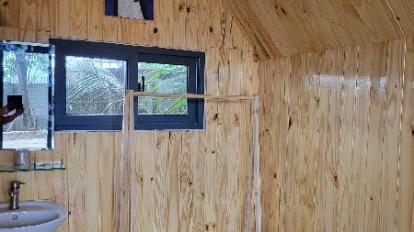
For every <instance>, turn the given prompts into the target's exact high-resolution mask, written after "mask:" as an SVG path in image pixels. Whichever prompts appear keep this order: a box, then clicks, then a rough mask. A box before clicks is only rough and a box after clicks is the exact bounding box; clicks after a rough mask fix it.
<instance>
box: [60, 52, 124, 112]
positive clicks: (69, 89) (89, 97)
mask: <svg viewBox="0 0 414 232" xmlns="http://www.w3.org/2000/svg"><path fill="white" fill-rule="evenodd" d="M126 72H127V65H126V62H125V61H120V60H108V59H97V58H87V57H74V56H67V57H66V114H68V115H120V114H122V112H123V102H124V90H125V79H126Z"/></svg>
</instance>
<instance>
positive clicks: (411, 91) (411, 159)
mask: <svg viewBox="0 0 414 232" xmlns="http://www.w3.org/2000/svg"><path fill="white" fill-rule="evenodd" d="M406 43H407V44H406V54H405V65H406V66H405V70H404V72H405V73H404V74H405V75H404V78H405V80H404V83H403V84H404V86H403V89H404V95H403V97H404V98H403V108H402V125H401V126H402V128H401V129H402V130H401V135H400V136H401V158H400V165H399V170H400V174H399V178H398V183H399V186H398V187H399V189H398V214H397V220H398V221H397V231H412V230H413V229H414V178H412V177H413V176H414V172H413V171H414V169H413V168H412V167H413V165H414V156H413V154H414V40H413V39H408V40H407V41H406Z"/></svg>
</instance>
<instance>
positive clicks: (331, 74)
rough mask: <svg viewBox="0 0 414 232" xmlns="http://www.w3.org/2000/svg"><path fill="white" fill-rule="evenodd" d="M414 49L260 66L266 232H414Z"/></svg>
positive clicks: (361, 50)
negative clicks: (413, 66)
mask: <svg viewBox="0 0 414 232" xmlns="http://www.w3.org/2000/svg"><path fill="white" fill-rule="evenodd" d="M412 43H413V42H412V39H411V40H408V41H407V44H405V41H403V40H396V41H390V42H383V43H374V44H369V45H364V46H359V47H347V48H344V49H338V50H327V51H325V52H323V53H310V54H305V55H301V56H294V57H288V58H280V59H276V60H271V61H266V62H262V63H261V64H260V67H262V68H261V70H262V72H263V73H261V74H260V75H263V76H264V81H263V82H262V90H261V91H262V95H263V99H264V100H263V121H262V122H263V125H262V128H261V130H262V135H263V137H262V140H261V141H262V142H261V144H262V154H263V163H262V180H263V188H262V195H263V202H262V207H263V214H262V215H263V228H264V231H412V230H413V227H412V223H413V221H412V220H413V219H412V218H413V217H412V215H413V196H414V195H413V194H414V193H413V189H412V185H413V183H412V175H411V173H412V165H413V162H412V158H411V157H412V141H413V139H412V138H413V136H412V113H411V112H412V108H413V105H412V104H409V102H411V100H412V96H411V92H412V80H411V79H412V77H411V76H412V68H411V66H412V60H411V58H412ZM405 47H407V48H406V49H404V48H405ZM403 90H404V91H403ZM403 92H404V93H403ZM401 120H402V121H401ZM400 124H401V129H402V130H400ZM408 176H410V178H409V177H408Z"/></svg>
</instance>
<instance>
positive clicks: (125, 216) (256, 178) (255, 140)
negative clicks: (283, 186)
mask: <svg viewBox="0 0 414 232" xmlns="http://www.w3.org/2000/svg"><path fill="white" fill-rule="evenodd" d="M134 97H163V98H188V99H204V100H216V101H250V102H251V104H252V110H251V113H252V114H253V117H252V120H253V122H252V144H251V146H252V149H251V159H252V168H251V170H250V173H249V178H248V181H249V183H248V186H249V188H250V189H249V191H248V195H247V196H246V201H245V204H244V217H248V212H249V210H251V209H252V208H254V209H255V220H254V222H251V220H248V219H247V218H246V220H244V223H245V224H246V223H255V224H254V227H255V230H256V231H261V199H260V148H259V112H260V98H259V96H236V95H233V96H231V95H229V96H213V95H201V94H160V93H146V92H134V91H131V90H127V91H126V92H125V102H124V117H123V122H122V147H121V157H120V164H119V170H118V181H117V186H116V190H115V202H116V215H115V218H116V219H117V220H116V223H117V225H116V227H115V228H116V230H117V231H119V232H125V231H130V222H131V219H130V217H131V209H130V201H131V199H130V197H131V186H132V184H133V180H134V179H133V178H131V171H132V168H131V163H130V160H131V145H132V144H131V141H130V139H131V136H130V135H131V132H133V131H134V130H135V122H134ZM253 198H254V199H253ZM243 227H244V228H248V227H249V226H248V225H244V226H243Z"/></svg>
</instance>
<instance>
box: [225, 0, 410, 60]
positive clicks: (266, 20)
mask: <svg viewBox="0 0 414 232" xmlns="http://www.w3.org/2000/svg"><path fill="white" fill-rule="evenodd" d="M225 1H226V4H227V7H228V8H229V10H230V11H231V12H232V14H233V15H234V16H235V18H236V19H237V20H238V21H239V23H240V25H241V27H242V28H243V30H244V32H245V34H246V35H247V36H248V37H249V39H250V40H251V42H252V43H253V44H254V46H255V47H256V50H257V52H258V53H259V55H260V56H261V57H266V58H270V57H277V56H289V55H295V54H301V53H306V52H312V51H322V50H325V49H330V48H339V47H346V46H355V45H360V44H367V43H371V42H379V41H386V40H394V39H399V38H405V37H410V36H414V0H255V1H252V0H225Z"/></svg>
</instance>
